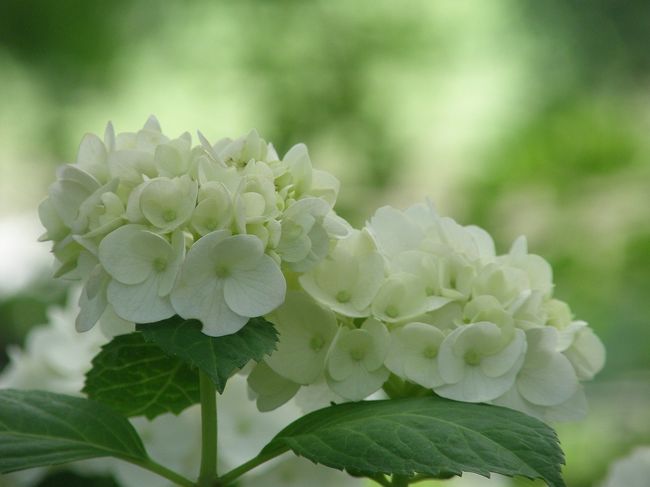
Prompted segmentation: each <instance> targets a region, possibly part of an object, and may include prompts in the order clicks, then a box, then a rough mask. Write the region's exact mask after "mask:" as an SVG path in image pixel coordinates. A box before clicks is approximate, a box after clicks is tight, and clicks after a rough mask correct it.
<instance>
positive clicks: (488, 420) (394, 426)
mask: <svg viewBox="0 0 650 487" xmlns="http://www.w3.org/2000/svg"><path fill="white" fill-rule="evenodd" d="M286 450H293V452H294V453H296V454H297V455H300V456H304V457H306V458H308V459H310V460H312V461H313V462H316V463H322V464H323V465H327V466H329V467H332V468H337V469H340V470H343V469H344V470H347V471H349V472H350V473H352V474H356V475H359V474H363V475H377V474H396V475H405V476H409V477H410V476H413V475H415V474H423V475H425V476H430V477H433V478H446V477H449V476H450V475H460V474H461V473H462V472H474V473H477V474H480V475H485V476H489V474H490V472H495V473H500V474H503V475H508V476H523V477H527V478H529V479H542V480H544V481H545V482H547V483H548V485H550V486H551V487H563V486H564V485H565V484H564V481H563V480H562V477H561V465H562V464H563V463H564V455H563V453H562V450H561V449H560V446H559V443H558V439H557V436H556V434H555V432H554V431H553V430H552V429H551V428H550V427H548V426H547V425H546V424H544V423H542V422H541V421H539V420H537V419H534V418H531V417H530V416H526V415H525V414H522V413H519V412H517V411H513V410H510V409H505V408H501V407H497V406H489V405H485V404H470V403H462V402H455V401H449V400H446V399H442V398H438V397H433V396H429V397H421V398H410V399H391V400H387V401H363V402H356V403H346V404H340V405H336V406H332V407H328V408H325V409H321V410H319V411H315V412H313V413H311V414H308V415H307V416H304V417H302V418H300V419H299V420H297V421H295V422H294V423H292V424H291V425H289V426H288V427H287V428H285V429H284V430H283V431H281V432H280V433H279V434H278V435H277V436H276V437H275V438H274V439H273V440H272V441H271V443H269V444H268V445H267V446H266V447H265V448H264V450H263V451H262V453H261V455H273V456H274V455H275V454H279V453H280V452H282V451H286Z"/></svg>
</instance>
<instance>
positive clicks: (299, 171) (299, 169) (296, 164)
mask: <svg viewBox="0 0 650 487" xmlns="http://www.w3.org/2000/svg"><path fill="white" fill-rule="evenodd" d="M282 160H283V162H284V163H285V164H286V165H287V166H288V167H289V171H290V172H291V175H292V179H293V185H294V189H295V191H296V193H297V195H302V194H303V193H305V192H306V191H308V190H309V188H310V187H311V180H312V165H311V160H310V159H309V153H308V152H307V146H305V144H297V145H294V146H293V147H292V148H291V149H289V152H287V153H286V155H285V156H284V158H283V159H282Z"/></svg>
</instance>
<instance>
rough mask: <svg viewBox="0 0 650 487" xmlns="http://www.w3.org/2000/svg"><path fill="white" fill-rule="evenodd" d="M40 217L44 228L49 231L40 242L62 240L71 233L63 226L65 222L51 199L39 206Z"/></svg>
mask: <svg viewBox="0 0 650 487" xmlns="http://www.w3.org/2000/svg"><path fill="white" fill-rule="evenodd" d="M38 217H39V218H40V220H41V223H42V224H43V226H44V227H45V228H46V229H47V233H46V234H45V235H44V236H43V237H42V238H39V241H43V240H55V241H57V240H62V239H63V238H65V236H66V235H67V234H68V232H69V231H70V230H68V228H66V226H65V225H64V224H63V221H62V220H61V218H60V217H59V215H58V214H57V212H56V210H55V209H54V205H53V204H52V200H51V199H49V198H48V199H46V200H43V202H42V203H41V204H40V205H39V206H38Z"/></svg>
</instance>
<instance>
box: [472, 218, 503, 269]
mask: <svg viewBox="0 0 650 487" xmlns="http://www.w3.org/2000/svg"><path fill="white" fill-rule="evenodd" d="M465 231H466V232H467V233H468V234H469V235H470V236H471V237H472V239H473V240H474V243H475V245H476V248H477V250H478V256H479V259H480V260H481V262H482V263H484V264H486V263H488V262H492V261H493V260H494V258H495V256H496V250H495V247H494V240H492V237H491V236H490V234H489V233H488V232H486V231H485V230H483V229H482V228H481V227H477V226H475V225H468V226H466V227H465Z"/></svg>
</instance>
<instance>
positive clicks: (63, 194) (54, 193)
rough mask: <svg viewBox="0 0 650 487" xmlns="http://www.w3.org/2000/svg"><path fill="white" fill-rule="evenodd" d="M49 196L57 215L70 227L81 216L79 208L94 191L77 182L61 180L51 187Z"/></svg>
mask: <svg viewBox="0 0 650 487" xmlns="http://www.w3.org/2000/svg"><path fill="white" fill-rule="evenodd" d="M48 194H49V197H50V201H51V202H52V206H53V207H54V210H55V211H56V214H57V215H58V216H59V218H60V219H61V221H63V223H64V224H65V225H66V226H67V227H70V226H71V225H72V224H73V223H74V221H75V219H76V218H77V215H78V214H79V207H80V206H81V205H82V204H83V202H84V201H86V199H87V198H88V197H89V196H90V195H91V194H92V191H90V190H89V189H87V188H86V187H84V186H83V185H82V184H80V183H78V182H76V181H71V180H67V179H59V180H58V181H55V182H54V183H52V185H51V186H50V187H49V189H48Z"/></svg>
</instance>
